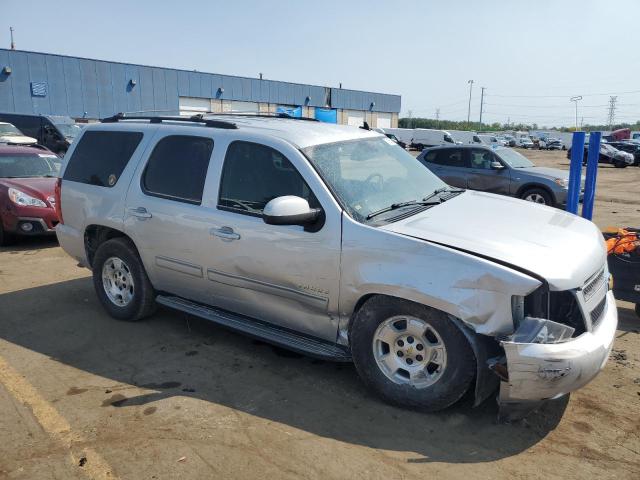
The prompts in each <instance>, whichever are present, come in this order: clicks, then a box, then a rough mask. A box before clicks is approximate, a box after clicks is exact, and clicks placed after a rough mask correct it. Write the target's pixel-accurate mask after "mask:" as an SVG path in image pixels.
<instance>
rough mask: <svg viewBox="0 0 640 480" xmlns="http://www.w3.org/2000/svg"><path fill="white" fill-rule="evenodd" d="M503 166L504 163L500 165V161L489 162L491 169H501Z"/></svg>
mask: <svg viewBox="0 0 640 480" xmlns="http://www.w3.org/2000/svg"><path fill="white" fill-rule="evenodd" d="M503 168H504V165H502V164H501V163H500V162H495V161H494V162H491V170H502V169H503Z"/></svg>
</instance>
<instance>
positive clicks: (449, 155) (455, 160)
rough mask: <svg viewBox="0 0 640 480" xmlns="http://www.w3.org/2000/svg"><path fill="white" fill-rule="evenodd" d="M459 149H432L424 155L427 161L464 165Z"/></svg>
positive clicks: (447, 164) (457, 165)
mask: <svg viewBox="0 0 640 480" xmlns="http://www.w3.org/2000/svg"><path fill="white" fill-rule="evenodd" d="M462 153H463V152H462V150H461V149H443V150H433V151H431V152H429V153H428V154H427V156H426V160H427V162H432V163H435V164H437V165H446V166H448V167H464V166H466V165H465V161H464V157H463V154H462Z"/></svg>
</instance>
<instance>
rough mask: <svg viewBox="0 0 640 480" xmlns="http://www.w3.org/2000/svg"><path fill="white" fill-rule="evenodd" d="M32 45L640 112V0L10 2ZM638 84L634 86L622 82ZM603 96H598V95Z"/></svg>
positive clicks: (489, 115) (534, 108)
mask: <svg viewBox="0 0 640 480" xmlns="http://www.w3.org/2000/svg"><path fill="white" fill-rule="evenodd" d="M9 26H13V27H14V29H15V40H16V46H17V48H18V49H21V50H32V51H42V52H50V53H59V54H65V55H76V56H82V57H90V58H97V59H104V60H115V61H122V62H132V63H141V64H146V65H157V66H167V67H176V68H185V69H196V70H199V71H206V72H215V73H225V74H231V75H244V76H255V77H257V76H258V74H259V72H263V74H264V77H265V78H269V79H276V80H287V81H294V82H304V83H312V84H318V85H330V86H337V85H338V83H339V82H342V84H343V86H344V87H345V88H354V89H362V90H371V91H377V92H385V93H397V94H400V95H402V112H403V114H405V115H406V114H407V113H408V111H409V110H411V111H412V114H413V116H428V117H432V118H433V117H434V116H435V110H436V108H439V109H440V118H446V119H452V120H462V119H466V117H467V102H468V95H469V86H468V83H467V82H468V80H469V79H473V80H474V81H475V84H474V90H473V98H472V108H471V116H472V119H475V120H477V119H478V114H479V109H480V108H479V107H480V87H481V86H484V87H486V97H485V102H486V104H485V108H484V110H485V114H484V118H483V120H485V121H489V122H494V121H499V122H506V121H507V119H510V120H511V121H512V122H519V121H521V122H526V123H533V122H536V123H538V124H539V125H543V124H544V125H572V124H573V122H574V107H573V104H572V103H571V102H570V101H569V97H570V96H572V95H583V96H584V99H583V100H582V101H581V102H580V110H579V116H580V117H584V122H585V123H592V124H593V123H604V122H606V120H607V114H608V102H609V94H610V93H611V94H617V96H618V99H617V105H618V106H617V108H616V119H617V120H618V121H635V120H638V119H640V42H639V40H640V0H608V1H604V0H601V1H596V0H562V1H560V0H555V1H552V0H529V1H521V0H483V1H480V0H477V1H474V0H448V1H446V2H442V1H438V2H436V1H403V2H391V1H385V2H383V1H375V0H370V1H361V0H352V1H349V0H342V1H336V0H316V1H302V0H298V1H294V0H268V1H266V0H265V1H258V0H235V1H213V0H211V1H196V0H193V1H189V0H182V1H180V2H169V1H159V0H156V1H151V0H137V1H136V0H128V1H122V0H105V1H89V0H80V1H79V0H64V1H57V2H51V1H50V0H49V1H35V0H0V29H1V33H0V42H2V46H3V47H5V48H8V47H9ZM623 92H633V93H623ZM593 94H601V95H593Z"/></svg>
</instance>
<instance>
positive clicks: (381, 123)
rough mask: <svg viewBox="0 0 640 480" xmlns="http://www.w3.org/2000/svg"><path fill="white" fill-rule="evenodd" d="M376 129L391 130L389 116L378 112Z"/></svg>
mask: <svg viewBox="0 0 640 480" xmlns="http://www.w3.org/2000/svg"><path fill="white" fill-rule="evenodd" d="M376 127H378V128H391V114H390V113H382V112H378V124H377V125H376Z"/></svg>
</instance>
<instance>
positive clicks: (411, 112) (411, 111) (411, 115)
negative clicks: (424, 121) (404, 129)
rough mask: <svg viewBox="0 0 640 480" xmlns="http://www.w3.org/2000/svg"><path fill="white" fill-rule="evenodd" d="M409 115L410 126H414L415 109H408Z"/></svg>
mask: <svg viewBox="0 0 640 480" xmlns="http://www.w3.org/2000/svg"><path fill="white" fill-rule="evenodd" d="M407 115H408V116H409V128H413V120H412V117H413V110H409V111H407Z"/></svg>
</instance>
